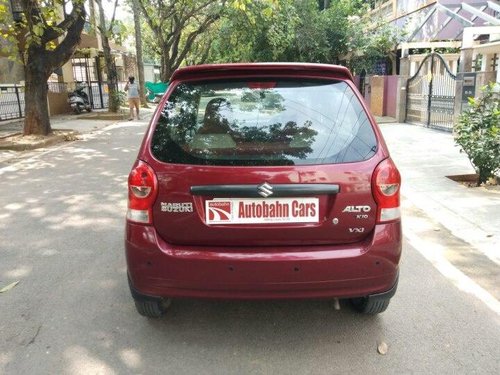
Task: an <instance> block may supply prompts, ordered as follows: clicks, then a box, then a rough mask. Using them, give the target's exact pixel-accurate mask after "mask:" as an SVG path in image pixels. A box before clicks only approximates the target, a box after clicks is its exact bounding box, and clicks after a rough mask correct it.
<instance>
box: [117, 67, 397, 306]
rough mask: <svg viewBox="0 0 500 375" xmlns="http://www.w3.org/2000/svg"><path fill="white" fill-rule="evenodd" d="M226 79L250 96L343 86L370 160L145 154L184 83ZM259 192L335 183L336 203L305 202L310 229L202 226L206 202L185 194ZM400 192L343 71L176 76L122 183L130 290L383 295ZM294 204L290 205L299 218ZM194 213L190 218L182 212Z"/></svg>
mask: <svg viewBox="0 0 500 375" xmlns="http://www.w3.org/2000/svg"><path fill="white" fill-rule="evenodd" d="M234 79H245V80H248V79H250V80H253V82H250V83H249V87H250V88H251V89H262V90H265V89H269V88H270V89H272V88H273V86H274V83H271V84H270V83H266V82H269V79H277V80H280V79H322V80H333V81H335V82H344V83H345V85H346V86H348V87H349V88H350V89H351V90H352V91H353V92H354V96H355V97H356V98H357V100H358V101H359V102H360V106H361V108H362V109H363V111H364V112H366V117H367V119H368V121H369V123H370V125H371V127H372V130H373V134H374V136H375V138H376V145H377V147H376V150H374V153H373V155H371V157H369V158H367V159H366V160H361V161H356V162H345V163H335V164H321V165H318V164H309V165H277V166H267V165H266V166H258V165H257V166H224V165H196V164H194V165H193V164H180V163H168V162H164V161H161V160H159V159H158V158H157V157H156V156H155V155H154V153H153V152H152V146H151V145H152V142H153V137H154V134H155V129H156V126H157V124H158V121H159V120H160V117H161V116H162V114H161V111H162V109H163V107H164V106H165V105H166V103H167V101H168V100H169V97H170V96H171V95H172V94H173V93H174V91H175V90H176V88H177V87H178V86H179V85H180V84H181V83H185V82H194V83H197V82H205V81H212V80H214V81H215V80H217V81H221V80H228V81H229V80H234ZM265 182H266V183H268V184H270V185H271V186H273V187H279V186H290V185H293V184H297V185H301V186H306V187H307V186H308V184H311V186H312V185H313V184H315V185H325V186H326V185H327V184H330V185H332V184H334V185H336V186H337V187H338V188H339V192H338V193H336V194H324V193H319V194H310V195H308V197H309V198H314V199H316V200H315V202H317V203H318V205H317V206H314V207H312V206H311V207H310V206H307V208H306V207H305V206H304V208H303V211H302V213H303V214H306V212H308V211H307V210H310V212H311V215H313V214H314V215H315V214H317V215H318V220H317V222H307V223H297V222H272V223H253V224H232V225H227V224H224V223H219V224H210V225H208V224H207V218H208V216H207V213H206V212H205V210H206V207H210V206H207V204H206V201H207V200H208V201H212V200H213V199H214V196H213V195H210V194H203V193H201V194H195V193H193V189H192V188H193V186H202V187H207V186H222V185H224V186H229V187H234V186H258V185H259V184H262V183H265ZM399 182H400V177H399V173H398V171H397V169H396V167H395V166H394V164H393V162H392V161H391V159H390V157H389V152H388V150H387V147H386V145H385V142H384V140H383V138H382V135H381V133H380V130H379V129H378V126H377V125H376V123H375V120H374V119H373V117H372V116H371V114H370V113H369V111H368V110H367V108H366V106H365V104H364V101H363V98H362V97H361V96H360V94H359V92H358V91H357V89H356V88H355V86H354V84H353V82H352V76H351V74H350V72H349V71H348V70H347V69H346V68H344V67H339V66H332V65H323V64H291V63H284V64H222V65H204V66H194V67H189V68H184V69H180V70H178V71H176V72H175V73H174V75H173V76H172V79H171V81H170V86H169V90H168V92H167V93H166V94H165V96H164V98H163V99H162V101H161V102H160V104H159V106H158V109H157V111H156V113H155V115H154V116H153V118H152V120H151V123H150V127H149V129H148V131H147V133H146V136H145V138H144V140H143V142H142V146H141V148H140V151H139V154H138V157H137V162H136V163H135V164H134V166H133V170H132V172H131V175H130V177H129V214H128V219H127V222H126V240H125V249H126V256H127V265H128V275H129V279H130V283H131V287H132V288H133V290H134V291H136V292H138V293H140V294H142V295H145V296H154V297H164V298H167V297H207V298H242V299H254V298H316V297H338V298H354V297H363V296H369V295H373V294H377V293H383V292H386V291H388V290H390V289H391V288H392V287H393V286H394V285H395V283H396V282H397V277H398V263H399V259H400V255H401V241H402V235H401V223H400V218H399V213H398V212H399ZM143 196H144V198H143ZM225 197H226V198H229V199H231V198H233V197H232V196H231V195H228V194H226V195H224V194H222V195H221V196H220V197H219V198H218V199H220V200H222V201H224V199H225ZM273 199H274V198H272V197H270V198H269V197H268V198H265V201H266V202H275V200H273ZM292 199H293V198H292ZM299 203H300V200H297V202H292V203H291V205H292V204H294V205H295V208H294V209H298V208H297V207H298V204H299ZM169 204H170V205H169ZM219 206H221V207H225V206H226V203H224V202H223V203H221V204H219ZM242 207H243V206H242ZM290 207H292V206H290ZM191 208H192V210H193V212H192V213H189V212H183V211H186V210H189V209H191ZM291 209H292V208H291ZM316 209H317V210H318V212H317V213H316V212H315V211H316ZM261 210H262V208H261ZM254 211H255V207H254ZM297 212H298V211H297ZM261 216H262V214H261Z"/></svg>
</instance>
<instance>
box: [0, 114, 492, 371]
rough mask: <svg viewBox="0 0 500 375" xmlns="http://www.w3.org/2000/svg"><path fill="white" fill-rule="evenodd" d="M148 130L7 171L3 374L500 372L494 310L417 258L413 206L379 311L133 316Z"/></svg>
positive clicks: (212, 309)
mask: <svg viewBox="0 0 500 375" xmlns="http://www.w3.org/2000/svg"><path fill="white" fill-rule="evenodd" d="M145 125H146V124H145V123H144V122H141V123H139V122H127V123H121V124H119V125H115V126H111V127H108V128H106V129H105V130H104V131H103V132H100V133H97V134H94V135H93V136H89V137H88V138H87V139H86V140H85V141H78V142H75V143H71V144H66V145H63V146H62V147H59V148H53V149H52V150H51V151H50V152H48V153H37V154H36V157H35V160H25V161H19V162H17V163H14V164H11V165H10V166H8V167H0V191H1V195H0V208H1V210H0V286H4V285H6V284H9V283H10V282H13V281H17V280H20V283H19V284H18V285H17V286H16V287H14V288H13V289H11V290H10V291H8V292H7V293H3V294H0V332H1V334H0V374H127V373H138V374H160V373H161V374H253V373H255V374H347V373H349V374H351V373H355V374H361V373H363V374H409V373H421V374H424V373H425V374H443V373H457V374H474V373H477V374H498V373H500V364H499V358H500V319H499V315H497V314H496V313H495V312H494V311H492V309H491V306H490V307H489V306H488V305H487V304H485V303H484V301H482V300H480V299H478V298H477V297H476V296H475V295H474V294H473V293H472V292H471V291H470V290H469V289H468V283H467V281H465V282H462V283H460V280H457V279H453V275H448V277H447V275H446V272H445V271H443V269H440V270H438V269H436V268H435V266H434V265H436V263H435V262H431V261H429V260H428V259H426V258H425V257H424V256H422V255H421V253H420V252H419V251H417V250H416V248H418V247H419V246H422V244H426V243H427V242H426V241H430V240H431V239H432V238H422V236H424V234H422V233H419V232H416V231H414V230H413V228H412V225H413V224H415V223H416V222H415V220H413V219H412V217H413V218H415V217H418V218H419V220H424V222H425V220H426V218H425V216H422V215H420V216H419V215H418V214H415V211H414V210H415V208H412V207H408V206H407V205H405V213H406V214H407V215H408V220H407V222H408V223H410V224H412V225H409V226H408V225H407V226H406V228H405V230H406V231H407V233H408V238H409V241H406V242H405V248H404V251H405V253H404V257H403V260H402V270H401V278H400V288H399V291H398V293H397V295H396V297H395V299H394V300H393V303H392V304H391V306H390V308H389V310H388V311H387V312H386V313H384V314H382V315H380V316H378V317H367V316H360V315H357V314H355V313H354V312H352V311H351V310H350V309H349V308H348V307H347V306H346V305H344V304H342V309H341V310H340V311H335V310H334V308H333V303H332V302H331V301H295V302H289V301H287V302H283V301H281V302H228V301H226V302H213V301H199V300H179V301H176V302H175V303H174V305H173V306H172V308H171V310H170V312H169V315H168V316H166V317H165V318H164V319H161V320H158V321H148V320H147V319H145V318H142V317H141V316H139V315H138V314H137V313H136V312H135V309H134V306H133V303H132V300H131V298H130V296H129V292H128V289H127V283H126V271H125V260H124V256H123V246H122V244H123V226H124V225H123V224H124V221H123V216H124V211H125V208H126V201H125V198H126V177H127V174H128V172H129V168H130V167H131V164H132V162H133V160H134V158H135V156H136V152H137V149H138V146H139V143H140V139H141V136H142V133H143V131H144V128H145ZM431 225H432V224H431ZM440 240H441V241H444V242H442V243H441V245H442V246H446V243H447V241H449V243H451V244H453V241H454V238H453V237H452V236H451V235H449V234H447V233H446V231H442V232H440ZM410 241H411V242H410ZM422 241H423V242H422ZM414 246H415V247H414ZM420 250H421V249H420ZM433 264H434V265H433ZM485 277H486V278H487V276H485ZM462 281H463V280H462ZM490 281H492V280H490ZM496 282H497V283H498V280H496ZM492 284H493V285H494V283H492ZM488 285H489V284H488V283H485V284H483V287H487V286H488ZM380 341H384V342H386V343H387V344H388V352H387V354H386V355H385V356H382V355H380V354H378V353H377V343H378V342H380Z"/></svg>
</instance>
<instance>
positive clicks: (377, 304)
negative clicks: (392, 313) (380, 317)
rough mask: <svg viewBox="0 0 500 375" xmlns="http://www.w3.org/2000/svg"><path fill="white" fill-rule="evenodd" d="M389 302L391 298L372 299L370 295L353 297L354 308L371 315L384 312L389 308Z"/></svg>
mask: <svg viewBox="0 0 500 375" xmlns="http://www.w3.org/2000/svg"><path fill="white" fill-rule="evenodd" d="M389 302H391V299H390V298H377V299H370V297H363V298H353V299H351V304H352V306H353V307H354V310H356V311H358V312H360V313H363V314H369V315H376V314H380V313H382V312H384V311H385V310H387V307H388V306H389Z"/></svg>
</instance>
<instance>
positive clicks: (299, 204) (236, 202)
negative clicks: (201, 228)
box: [205, 198, 319, 224]
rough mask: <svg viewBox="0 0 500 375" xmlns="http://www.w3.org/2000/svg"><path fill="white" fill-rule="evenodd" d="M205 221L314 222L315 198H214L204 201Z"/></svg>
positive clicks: (244, 222)
mask: <svg viewBox="0 0 500 375" xmlns="http://www.w3.org/2000/svg"><path fill="white" fill-rule="evenodd" d="M205 220H206V223H207V224H262V223H317V222H318V221H319V200H318V198H280V199H233V198H231V199H214V200H208V201H206V202H205Z"/></svg>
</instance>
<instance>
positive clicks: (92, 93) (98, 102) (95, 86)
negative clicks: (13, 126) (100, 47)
mask: <svg viewBox="0 0 500 375" xmlns="http://www.w3.org/2000/svg"><path fill="white" fill-rule="evenodd" d="M125 84H126V82H118V89H119V90H120V91H123V90H124V87H125ZM47 87H48V89H49V92H53V93H67V92H69V91H72V90H73V89H74V88H75V84H74V83H73V84H68V83H65V82H47ZM85 91H86V92H87V93H88V94H89V98H90V102H91V105H92V108H93V109H104V108H108V103H109V94H108V84H107V83H105V82H98V81H91V82H87V88H86V89H85ZM24 107H25V105H24V86H23V85H16V84H0V121H5V120H12V119H17V118H23V117H24Z"/></svg>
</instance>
